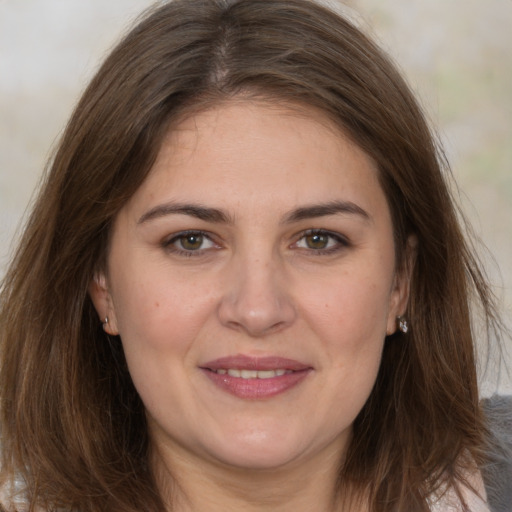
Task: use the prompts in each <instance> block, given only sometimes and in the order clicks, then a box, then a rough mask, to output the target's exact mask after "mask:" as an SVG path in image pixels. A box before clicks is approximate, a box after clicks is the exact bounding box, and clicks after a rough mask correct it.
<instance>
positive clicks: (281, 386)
mask: <svg viewBox="0 0 512 512" xmlns="http://www.w3.org/2000/svg"><path fill="white" fill-rule="evenodd" d="M200 369H201V370H202V371H203V373H204V374H205V375H206V377H208V379H209V380H210V381H211V382H213V383H214V384H215V385H216V386H217V387H219V388H220V389H222V390H223V391H227V392H228V393H230V394H232V395H234V396H237V397H238V398H244V399H253V400H254V399H265V398H271V397H274V396H276V395H279V394H281V393H284V392H286V391H288V390H290V389H292V388H294V387H295V386H297V385H298V384H299V383H300V382H302V381H303V380H304V379H305V378H306V377H307V376H308V375H309V374H310V373H311V371H312V370H313V368H312V367H311V366H309V365H306V364H304V363H301V362H300V361H296V360H294V359H287V358H283V357H277V356H270V357H250V356H246V355H235V356H228V357H221V358H219V359H215V360H213V361H209V362H207V363H205V364H202V365H200ZM221 369H237V370H256V371H268V370H278V369H280V370H286V371H287V372H286V373H285V374H284V375H279V376H275V377H271V378H266V379H259V378H249V379H243V378H240V377H232V376H230V375H228V374H223V375H221V374H218V373H216V371H217V370H221Z"/></svg>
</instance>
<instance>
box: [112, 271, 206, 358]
mask: <svg viewBox="0 0 512 512" xmlns="http://www.w3.org/2000/svg"><path fill="white" fill-rule="evenodd" d="M140 268H141V266H140V265H139V266H138V269H139V271H138V272H135V271H132V272H130V271H129V270H128V271H127V272H124V275H123V276H116V282H117V283H120V285H119V287H118V288H117V289H116V290H115V293H114V299H115V300H114V307H115V314H116V318H117V321H118V329H119V333H120V335H121V338H122V339H123V344H124V345H125V347H126V348H127V349H132V350H138V349H142V348H143V349H153V350H157V351H160V350H161V351H165V350H169V348H172V349H174V350H179V349H180V348H183V349H185V348H186V347H187V345H188V344H189V343H190V342H191V340H192V339H193V338H194V336H195V334H196V333H197V332H198V331H199V330H200V329H201V327H202V326H203V325H204V323H205V322H206V321H207V318H208V316H209V314H210V313H211V310H212V307H213V303H214V301H215V298H214V296H213V293H212V287H211V286H209V285H208V282H207V280H204V279H203V280H201V281H199V280H194V279H193V278H190V276H188V277H187V279H184V278H183V276H178V275H175V273H172V272H170V271H169V270H168V269H161V270H160V271H158V269H152V268H147V266H146V268H145V267H142V268H145V271H144V273H143V274H142V273H141V271H140ZM128 269H129V267H128Z"/></svg>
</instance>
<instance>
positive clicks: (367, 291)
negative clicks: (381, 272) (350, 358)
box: [303, 272, 390, 344]
mask: <svg viewBox="0 0 512 512" xmlns="http://www.w3.org/2000/svg"><path fill="white" fill-rule="evenodd" d="M325 284H326V286H323V287H316V288H310V289H309V293H307V294H306V293H304V297H305V299H304V301H303V309H304V310H305V311H306V313H305V315H307V316H308V317H309V320H310V321H311V322H314V324H315V326H316V329H318V330H320V331H326V332H328V333H329V335H328V338H329V339H333V338H334V339H339V340H340V341H341V340H343V342H344V343H349V344H350V343H354V344H360V342H361V340H368V341H369V342H370V341H371V340H372V339H377V340H381V339H383V338H384V337H385V334H386V325H387V318H388V314H389V307H390V292H389V289H390V288H389V286H388V280H385V281H384V282H383V280H379V279H378V278H377V277H375V276H374V275H373V274H369V275H366V274H365V273H363V272H361V273H348V272H347V273H345V274H340V275H338V276H333V277H332V278H331V279H330V280H329V281H328V282H326V283H325Z"/></svg>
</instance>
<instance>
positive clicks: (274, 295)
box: [219, 247, 295, 336]
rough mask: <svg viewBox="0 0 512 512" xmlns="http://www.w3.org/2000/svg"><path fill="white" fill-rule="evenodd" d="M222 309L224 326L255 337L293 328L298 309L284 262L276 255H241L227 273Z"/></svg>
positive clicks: (264, 252) (265, 252)
mask: <svg viewBox="0 0 512 512" xmlns="http://www.w3.org/2000/svg"><path fill="white" fill-rule="evenodd" d="M227 274H228V275H227V276H226V280H225V289H224V293H223V296H222V300H221V303H220V306H219V317H220V320H221V322H222V323H223V324H224V325H226V326H228V327H230V328H234V329H237V330H243V331H245V332H246V333H248V334H249V335H251V336H263V335H265V334H268V333H270V332H276V331H277V330H280V329H283V328H285V327H286V326H288V325H290V324H291V323H292V322H293V320H294V318H295V308H294V304H293V301H292V298H291V296H290V295H289V293H288V289H287V288H288V287H287V280H286V277H285V275H284V274H285V268H284V263H283V261H282V260H281V259H280V258H279V256H278V254H276V251H273V250H272V249H270V248H269V249H267V250H265V249H261V247H260V248H259V249H258V250H257V251H239V252H238V253H237V254H236V255H235V256H234V257H233V260H232V261H231V264H230V266H229V268H228V269H227Z"/></svg>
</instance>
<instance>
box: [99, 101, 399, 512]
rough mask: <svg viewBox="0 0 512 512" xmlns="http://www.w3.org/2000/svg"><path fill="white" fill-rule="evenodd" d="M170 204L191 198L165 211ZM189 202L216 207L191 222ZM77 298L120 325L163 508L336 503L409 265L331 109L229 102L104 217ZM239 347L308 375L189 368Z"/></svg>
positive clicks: (167, 149)
mask: <svg viewBox="0 0 512 512" xmlns="http://www.w3.org/2000/svg"><path fill="white" fill-rule="evenodd" d="M184 204H186V205H193V206H194V207H196V210H191V209H190V208H189V209H188V210H187V211H178V212H177V211H176V208H177V205H181V206H182V205H184ZM333 204H336V205H337V209H336V208H334V209H333V208H331V210H336V211H331V210H328V209H325V208H323V209H317V210H316V212H315V211H314V210H311V209H310V207H311V206H318V205H320V206H325V205H330V206H331V207H332V205H333ZM340 205H341V206H343V208H339V206H340ZM197 206H201V207H202V208H209V209H216V210H220V212H221V213H222V215H220V217H222V216H223V217H224V218H220V217H219V215H217V213H218V212H217V213H216V215H217V217H219V218H217V217H215V215H214V216H213V217H212V215H210V217H209V218H203V219H200V218H198V217H197V211H198V210H197ZM347 206H348V208H347ZM298 209H302V210H300V211H298ZM338 210H339V211H338ZM208 211H209V210H208ZM209 212H210V211H209ZM210 213H211V212H210ZM190 230H193V231H194V232H197V233H195V235H196V238H188V239H187V238H186V237H184V236H183V231H190ZM308 230H321V231H320V232H316V231H315V232H314V233H311V231H308ZM201 233H203V238H202V241H201ZM189 234H190V233H189ZM198 237H199V238H198ZM191 242H193V243H191ZM187 244H188V245H187ZM90 294H91V297H92V299H93V301H94V303H95V306H96V309H97V311H98V314H99V316H100V318H101V319H103V318H104V317H105V316H108V319H109V322H108V324H107V325H106V326H105V329H106V330H107V331H108V332H109V333H111V334H120V336H121V339H122V343H123V347H124V350H125V354H126V358H127V362H128V366H129V369H130V373H131V376H132V378H133V381H134V384H135V386H136V388H137V390H138V392H139V394H140V396H141V398H142V400H143V402H144V404H145V407H146V410H147V416H148V423H149V434H150V439H151V442H152V463H153V464H154V467H155V472H156V474H157V479H158V481H159V485H160V488H161V491H162V494H163V495H164V497H165V496H167V495H171V494H172V495H173V496H174V498H173V500H174V502H173V506H175V507H176V510H179V511H188V510H194V511H196V512H197V511H203V510H204V511H206V510H208V511H209V512H211V511H216V510H223V511H226V510H233V511H234V510H241V509H242V507H243V509H244V510H250V511H251V510H254V511H256V510H275V511H286V510H293V511H295V512H296V511H301V510H304V511H306V510H307V511H311V510H325V511H328V510H334V509H335V508H336V491H335V487H336V474H337V469H338V467H339V464H340V462H341V461H342V460H343V455H344V453H345V449H346V447H347V444H348V442H349V441H350V437H351V427H352V423H353V421H354V419H355V417H356V416H357V414H358V413H359V411H360V410H361V408H362V406H363V405H364V403H365V401H366V400H367V398H368V396H369V394H370V391H371V389H372V386H373V384H374V382H375V379H376V375H377V371H378V368H379V364H380V360H381V352H382V348H383V344H384V341H385V337H386V335H387V334H391V333H393V332H394V331H395V330H396V317H397V316H398V315H401V314H403V312H404V311H405V309H406V303H407V298H408V276H405V275H397V273H396V272H395V249H394V245H393V226H392V222H391V217H390V211H389V208H388V205H387V202H386V198H385V196H384V193H383V191H382V189H381V187H380V185H379V182H378V179H377V169H376V167H375V165H374V163H373V161H372V160H371V159H370V158H369V157H368V156H367V155H366V154H365V153H363V152H362V150H360V149H359V148H358V147H357V146H356V145H355V144H353V143H352V142H351V141H350V140H349V139H348V138H346V137H345V136H344V134H343V133H342V132H341V131H340V130H339V129H338V128H337V127H335V126H334V125H332V124H331V123H330V121H329V120H327V119H326V118H325V117H323V116H322V115H321V114H319V113H318V112H316V111H314V110H309V109H307V108H303V109H298V108H291V107H289V108H285V107H282V108H277V107H275V106H274V107H272V106H270V105H268V104H265V103H258V102H254V101H252V102H250V101H247V100H242V99H241V100H236V101H235V100H233V101H230V102H228V103H223V104H220V105H218V106H217V107H216V108H212V109H210V110H207V111H205V112H202V113H199V114H197V115H195V116H193V117H191V118H188V119H186V120H184V121H183V122H181V123H180V124H179V125H178V126H177V127H174V129H172V130H171V131H170V132H169V134H168V136H167V138H166V139H165V141H164V143H163V145H162V147H161V150H160V153H159V156H158V158H157V161H156V162H155V164H154V167H153V169H152V170H151V172H150V174H149V176H148V178H147V179H146V180H145V182H144V183H143V184H142V186H141V187H140V188H139V190H137V192H136V193H135V194H134V196H133V197H132V198H131V200H130V201H129V202H128V203H127V204H126V205H125V206H124V207H123V209H122V210H121V211H120V212H119V214H118V216H117V218H116V220H115V223H114V226H113V231H112V236H111V245H110V252H109V255H108V269H107V272H106V273H99V274H98V275H96V276H95V278H94V280H93V282H92V283H91V287H90ZM238 354H244V355H249V356H258V357H259V356H279V357H286V358H289V359H293V360H297V361H300V362H301V363H304V364H306V365H307V366H308V367H309V368H310V370H309V371H308V374H307V376H306V377H305V378H304V379H303V380H301V381H300V383H298V384H297V385H296V386H294V387H292V388H291V389H289V390H287V391H285V392H283V393H280V394H277V395H276V396H272V397H269V398H263V399H244V398H240V397H238V396H234V395H232V394H230V393H227V392H226V391H225V390H223V389H221V388H219V387H218V386H217V385H215V384H213V383H212V381H211V380H210V379H209V378H208V377H207V376H205V372H204V371H203V370H201V367H202V365H204V364H205V363H206V362H208V361H211V360H214V359H217V358H220V357H225V356H231V355H238ZM171 474H172V475H173V478H172V479H171V477H170V475H171ZM171 482H173V483H172V485H171ZM197 489H201V492H200V493H198V492H195V491H196V490H197ZM168 499H169V502H170V498H168Z"/></svg>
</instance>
